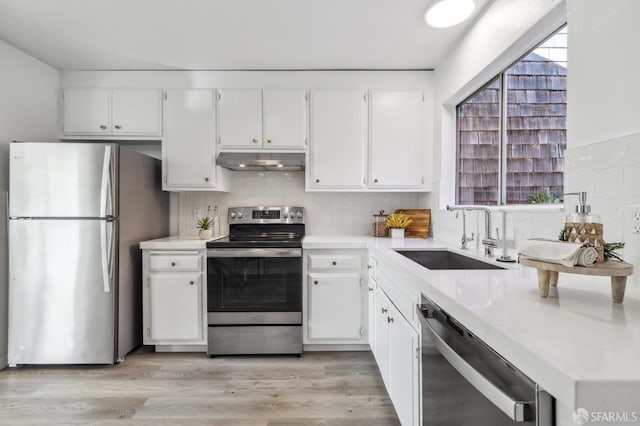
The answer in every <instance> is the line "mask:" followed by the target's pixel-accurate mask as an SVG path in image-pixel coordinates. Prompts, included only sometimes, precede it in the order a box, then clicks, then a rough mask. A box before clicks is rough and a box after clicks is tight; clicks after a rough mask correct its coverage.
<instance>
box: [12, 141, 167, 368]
mask: <svg viewBox="0 0 640 426" xmlns="http://www.w3.org/2000/svg"><path fill="white" fill-rule="evenodd" d="M9 153H10V160H9V165H10V171H9V173H10V181H9V353H8V360H9V365H18V364H112V363H116V362H119V361H120V360H122V359H123V358H124V356H125V355H126V354H127V353H128V352H130V351H131V350H132V349H134V348H135V347H137V346H138V345H140V344H141V343H142V325H141V318H142V316H141V307H142V302H141V293H142V287H141V285H142V284H141V280H142V271H141V269H142V268H141V258H140V250H139V249H138V244H139V242H140V241H142V240H146V239H151V238H157V237H162V236H166V235H168V231H169V229H168V227H169V220H168V211H169V199H168V194H167V193H164V192H162V191H161V188H160V187H161V182H162V181H161V172H160V164H159V161H158V160H156V159H153V158H151V157H148V156H145V155H142V154H139V153H137V152H134V151H131V150H128V149H125V148H122V147H119V146H118V145H116V144H105V143H89V142H85V143H31V142H29V143H22V142H14V143H12V144H11V145H10V150H9Z"/></svg>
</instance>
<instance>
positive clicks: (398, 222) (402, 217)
mask: <svg viewBox="0 0 640 426" xmlns="http://www.w3.org/2000/svg"><path fill="white" fill-rule="evenodd" d="M411 222H413V220H411V218H410V217H409V216H408V215H406V214H404V213H392V214H390V215H389V217H387V220H386V221H385V222H384V226H385V228H388V229H390V230H391V238H404V229H405V228H406V227H407V226H409V225H411Z"/></svg>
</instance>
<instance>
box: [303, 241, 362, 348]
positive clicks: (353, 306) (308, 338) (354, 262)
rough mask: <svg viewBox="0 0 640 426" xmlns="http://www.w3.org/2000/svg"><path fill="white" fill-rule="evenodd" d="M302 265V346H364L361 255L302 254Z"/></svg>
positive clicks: (341, 252) (336, 252)
mask: <svg viewBox="0 0 640 426" xmlns="http://www.w3.org/2000/svg"><path fill="white" fill-rule="evenodd" d="M304 265H305V276H306V280H305V288H304V306H303V312H304V315H303V316H304V318H303V328H304V343H305V344H329V345H353V344H357V345H361V344H362V345H366V343H367V339H368V333H367V318H368V316H367V286H366V282H365V281H366V280H365V274H364V270H363V266H364V265H365V262H364V251H357V250H305V261H304ZM365 347H366V346H365Z"/></svg>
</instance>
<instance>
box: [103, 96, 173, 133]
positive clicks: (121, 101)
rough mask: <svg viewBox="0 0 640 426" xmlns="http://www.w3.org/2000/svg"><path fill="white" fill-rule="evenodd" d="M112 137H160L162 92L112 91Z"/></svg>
mask: <svg viewBox="0 0 640 426" xmlns="http://www.w3.org/2000/svg"><path fill="white" fill-rule="evenodd" d="M111 103H112V116H113V120H112V123H113V129H112V132H113V134H114V135H131V136H160V135H161V134H162V91H161V90H160V89H113V90H112V92H111Z"/></svg>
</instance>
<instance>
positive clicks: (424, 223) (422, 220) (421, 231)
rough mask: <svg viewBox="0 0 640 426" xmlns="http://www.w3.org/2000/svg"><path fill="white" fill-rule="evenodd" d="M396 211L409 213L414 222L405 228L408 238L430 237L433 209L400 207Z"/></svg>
mask: <svg viewBox="0 0 640 426" xmlns="http://www.w3.org/2000/svg"><path fill="white" fill-rule="evenodd" d="M396 213H404V214H406V215H408V216H409V217H410V218H411V220H413V222H411V225H409V226H408V227H407V228H405V230H404V236H405V237H408V238H428V237H429V225H430V223H431V209H398V210H396Z"/></svg>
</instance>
